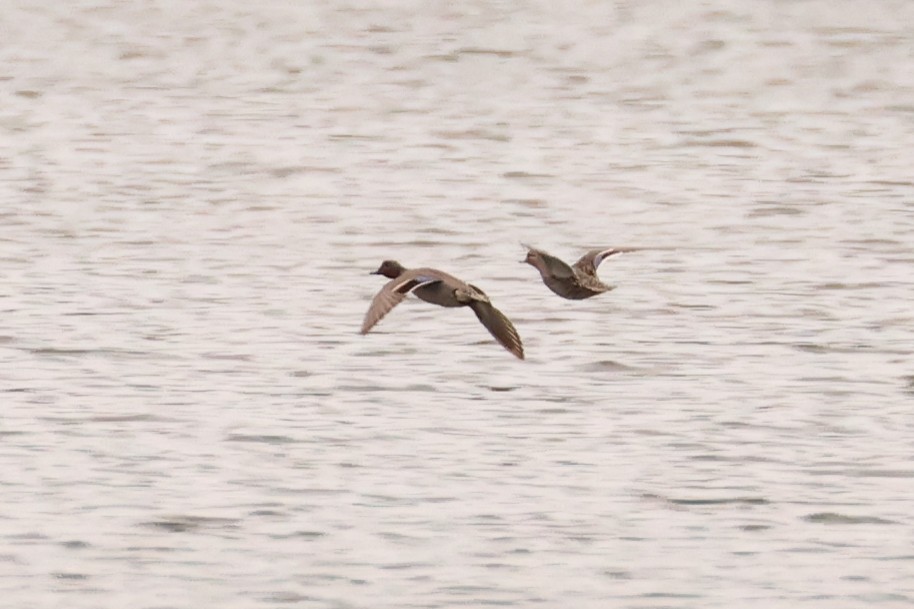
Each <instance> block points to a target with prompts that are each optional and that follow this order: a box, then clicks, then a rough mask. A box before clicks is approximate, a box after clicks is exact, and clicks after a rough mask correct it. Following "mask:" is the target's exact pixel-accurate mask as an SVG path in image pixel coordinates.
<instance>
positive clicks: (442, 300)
mask: <svg viewBox="0 0 914 609" xmlns="http://www.w3.org/2000/svg"><path fill="white" fill-rule="evenodd" d="M372 274H373V275H384V276H385V277H388V278H390V281H388V282H387V283H386V284H385V285H384V287H383V288H381V291H380V292H378V293H377V294H376V295H375V297H374V300H372V301H371V306H370V307H368V312H367V313H366V314H365V321H363V322H362V334H367V333H368V332H369V331H370V330H371V329H372V328H373V327H374V326H375V324H377V323H378V322H379V321H381V319H382V318H383V317H384V316H385V315H387V314H388V313H390V311H391V310H392V309H393V308H394V307H395V306H397V305H398V304H400V303H401V302H403V300H404V299H405V298H406V295H407V294H409V293H410V292H412V293H413V294H415V295H416V296H418V297H419V298H420V299H422V300H424V301H425V302H430V303H432V304H436V305H438V306H442V307H470V308H471V309H473V313H475V314H476V317H478V318H479V321H480V322H482V325H483V326H485V328H486V330H488V331H489V333H490V334H491V335H492V336H494V337H495V340H497V341H498V342H499V343H500V344H501V346H502V347H504V348H505V349H507V350H508V351H510V352H511V353H512V354H513V355H514V356H515V357H518V358H520V359H524V345H523V344H522V343H521V340H520V335H519V334H518V333H517V330H515V329H514V324H512V323H511V320H509V319H508V318H507V317H505V316H504V314H503V313H502V312H501V311H499V310H498V309H496V308H495V307H494V306H492V303H491V302H490V301H489V297H488V296H486V295H485V293H484V292H483V291H482V290H480V289H479V288H477V287H476V286H474V285H470V284H469V283H465V282H463V281H461V280H459V279H457V278H456V277H454V276H453V275H448V274H447V273H445V272H443V271H439V270H437V269H429V268H421V269H406V268H404V267H403V265H401V264H400V263H399V262H397V261H396V260H385V261H384V262H382V263H381V266H380V267H379V268H378V270H377V271H374V272H373V273H372Z"/></svg>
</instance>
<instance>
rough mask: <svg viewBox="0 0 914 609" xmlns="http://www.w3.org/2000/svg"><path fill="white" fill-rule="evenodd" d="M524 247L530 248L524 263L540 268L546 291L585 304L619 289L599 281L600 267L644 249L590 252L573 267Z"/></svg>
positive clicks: (614, 248) (627, 248) (604, 249)
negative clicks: (603, 263) (587, 300)
mask: <svg viewBox="0 0 914 609" xmlns="http://www.w3.org/2000/svg"><path fill="white" fill-rule="evenodd" d="M522 245H524V247H525V248H527V257H526V258H524V259H523V260H521V262H526V263H527V264H529V265H530V266H532V267H534V268H536V270H538V271H539V272H540V275H541V276H542V278H543V283H545V284H546V287H547V288H549V289H550V290H552V291H553V292H555V293H556V294H558V295H559V296H561V297H562V298H567V299H569V300H583V299H585V298H590V297H591V296H596V295H597V294H602V293H603V292H608V291H610V290H612V289H613V288H615V287H616V286H613V285H608V284H605V283H603V282H602V281H600V278H599V277H597V267H598V266H600V263H601V262H603V261H604V260H606V259H607V258H609V257H610V256H613V255H615V254H623V253H625V252H634V251H638V250H640V249H643V248H639V247H604V248H599V249H594V250H590V251H589V252H587V253H586V254H584V255H583V256H581V259H580V260H578V261H577V262H575V263H574V264H573V265H571V266H569V265H568V264H566V263H565V262H564V261H562V260H560V259H559V258H556V257H555V256H552V255H550V254H547V253H546V252H544V251H542V250H538V249H536V248H535V247H530V246H529V245H525V244H522Z"/></svg>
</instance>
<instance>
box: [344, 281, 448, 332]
mask: <svg viewBox="0 0 914 609" xmlns="http://www.w3.org/2000/svg"><path fill="white" fill-rule="evenodd" d="M437 281H440V279H438V278H436V277H433V276H429V275H428V274H422V273H421V272H418V271H407V272H405V273H403V274H402V275H400V276H399V277H396V278H394V279H391V280H390V281H388V282H387V283H386V284H384V287H383V288H381V291H379V292H378V293H377V294H375V297H374V299H372V301H371V306H370V307H368V312H367V313H365V319H364V321H362V330H361V332H362V334H368V332H369V331H370V330H371V329H372V328H373V327H374V326H375V325H376V324H377V323H378V322H379V321H381V320H382V319H384V316H385V315H387V314H388V313H390V312H391V310H393V308H394V307H395V306H397V305H398V304H400V303H401V302H403V300H404V299H405V298H406V295H407V294H409V293H410V292H412V291H413V290H415V289H416V288H418V287H419V286H422V285H428V284H431V283H435V282H437Z"/></svg>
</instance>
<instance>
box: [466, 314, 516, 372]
mask: <svg viewBox="0 0 914 609" xmlns="http://www.w3.org/2000/svg"><path fill="white" fill-rule="evenodd" d="M470 308H471V309H473V313H476V317H478V318H479V321H480V322H482V325H483V326H485V328H486V330H488V331H489V334H491V335H492V336H494V337H495V340H497V341H498V342H499V344H501V346H502V347H504V348H505V349H507V350H508V351H510V352H511V353H512V354H513V355H514V356H515V357H517V358H519V359H524V345H523V343H522V342H521V340H520V335H519V334H518V333H517V330H516V329H515V328H514V324H512V323H511V320H509V319H508V318H507V317H505V315H504V313H502V312H501V311H499V310H498V309H496V308H495V307H493V306H492V303H491V302H489V301H488V299H486V300H473V301H472V302H470Z"/></svg>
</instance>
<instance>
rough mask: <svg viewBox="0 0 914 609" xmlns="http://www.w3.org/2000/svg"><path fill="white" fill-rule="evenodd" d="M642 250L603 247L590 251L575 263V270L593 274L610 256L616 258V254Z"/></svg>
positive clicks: (636, 248) (638, 248) (637, 248)
mask: <svg viewBox="0 0 914 609" xmlns="http://www.w3.org/2000/svg"><path fill="white" fill-rule="evenodd" d="M640 249H642V248H640V247H603V248H599V249H595V250H590V251H589V252H587V253H586V254H584V255H583V256H581V259H580V260H578V261H577V262H575V263H574V268H576V269H580V270H582V271H584V272H586V273H590V274H593V273H595V272H596V270H597V267H598V266H600V263H601V262H603V261H604V260H606V259H607V258H609V257H610V256H615V255H616V254H624V253H626V252H636V251H638V250H640Z"/></svg>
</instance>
